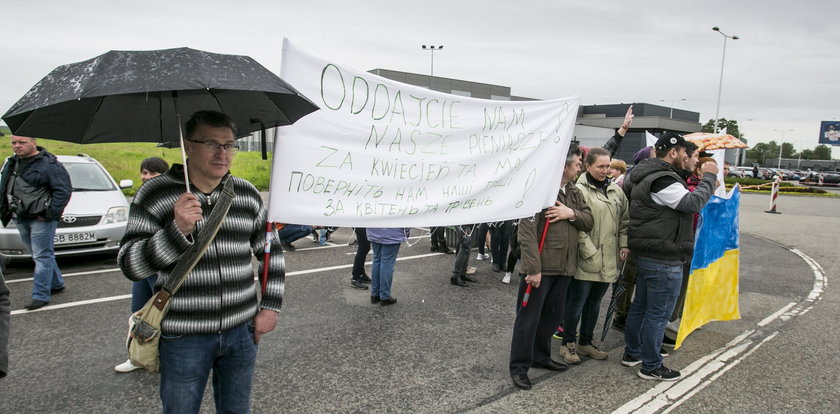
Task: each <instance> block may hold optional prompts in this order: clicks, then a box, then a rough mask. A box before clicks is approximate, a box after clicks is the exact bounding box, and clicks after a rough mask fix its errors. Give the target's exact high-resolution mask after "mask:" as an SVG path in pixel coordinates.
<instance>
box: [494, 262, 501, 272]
mask: <svg viewBox="0 0 840 414" xmlns="http://www.w3.org/2000/svg"><path fill="white" fill-rule="evenodd" d="M493 271H494V272H496V273H499V272H501V271H502V267H501V266H499V265H498V264H497V263H493Z"/></svg>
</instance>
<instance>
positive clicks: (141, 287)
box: [131, 274, 157, 313]
mask: <svg viewBox="0 0 840 414" xmlns="http://www.w3.org/2000/svg"><path fill="white" fill-rule="evenodd" d="M156 282H157V274H154V275H151V276H149V277H147V278H145V279H143V280H138V281H136V282H131V313H134V312H137V311H139V310H140V309H143V306H144V305H146V302H148V301H149V299H151V298H152V296H153V295H154V294H155V283H156Z"/></svg>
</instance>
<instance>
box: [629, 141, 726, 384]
mask: <svg viewBox="0 0 840 414" xmlns="http://www.w3.org/2000/svg"><path fill="white" fill-rule="evenodd" d="M689 146H693V144H691V143H690V142H687V141H686V140H685V138H683V137H682V135H679V134H675V133H666V134H664V135H663V136H662V137H660V138H659V140H657V141H656V145H654V148H655V150H656V158H649V159H647V160H644V161H642V162H641V163H639V165H638V166H636V167H635V168H634V169H633V173H632V174H630V176H629V177H628V178H627V179H629V180H630V181H631V183H630V186H629V187H628V186H627V184H626V183H625V188H629V189H630V228H629V230H628V245H629V247H630V251H631V252H632V254H633V257H634V259H635V261H636V271H637V274H636V296H635V298H634V299H633V304H632V305H631V306H630V311H629V313H628V315H627V321H626V325H625V331H624V340H625V345H626V347H625V349H624V357H623V358H622V361H621V363H622V364H623V365H625V366H631V367H632V366H636V365H639V364H642V368H641V370H640V371H639V373H638V375H639V377H641V378H644V379H651V380H660V381H676V380H677V379H679V377H680V373H679V371H674V370H671V369H668V368H667V367H665V366H664V365H662V356H661V355H660V353H659V349H660V347H661V346H662V338H663V335H664V333H665V324H666V323H667V322H668V317H669V316H670V315H671V312H672V311H673V310H674V304H675V303H676V301H677V296H679V293H680V286H681V284H682V268H683V263H684V262H685V261H686V260H688V259H690V258H691V255H692V252H693V250H694V231H693V220H694V214H695V213H698V212H699V211H700V210H702V209H703V206H705V205H706V202H708V201H709V199H710V198H711V196H712V193H714V189H715V186H716V181H717V171H718V168H717V164H714V163H711V162H709V163H706V164H703V166H702V167H701V171H702V173H703V177H702V178H701V180H700V184H699V185H698V186H697V189H696V190H695V191H694V192H689V191H688V188H687V186H686V183H685V180H684V179H683V178H682V177H681V176H680V172H681V171H682V170H683V169H684V165H685V162H687V160H688V154H687V151H686V148H687V147H689Z"/></svg>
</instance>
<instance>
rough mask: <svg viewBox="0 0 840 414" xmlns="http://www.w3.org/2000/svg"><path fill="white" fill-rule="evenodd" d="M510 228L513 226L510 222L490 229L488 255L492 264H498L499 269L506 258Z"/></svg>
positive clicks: (498, 224)
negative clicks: (491, 258) (491, 259)
mask: <svg viewBox="0 0 840 414" xmlns="http://www.w3.org/2000/svg"><path fill="white" fill-rule="evenodd" d="M511 227H513V224H512V223H511V221H510V220H508V221H503V222H501V223H497V224H496V225H495V226H491V227H490V255H491V256H492V257H493V263H495V264H498V265H499V267H504V266H505V261H506V260H507V257H508V246H509V245H510V231H511Z"/></svg>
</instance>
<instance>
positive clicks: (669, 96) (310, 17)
mask: <svg viewBox="0 0 840 414" xmlns="http://www.w3.org/2000/svg"><path fill="white" fill-rule="evenodd" d="M0 4H2V7H0V10H2V15H3V25H2V35H1V36H2V41H0V56H2V63H0V112H3V113H5V112H6V110H8V109H9V108H10V107H11V106H12V104H13V103H14V102H15V101H17V100H18V99H19V98H20V97H21V96H23V94H24V93H26V91H28V90H29V88H30V87H32V86H33V85H34V84H35V83H36V82H38V80H40V79H41V78H42V77H43V76H45V75H46V74H47V73H49V72H50V71H51V70H52V69H54V68H55V67H57V66H60V65H62V64H66V63H71V62H77V61H82V60H86V59H89V58H92V57H94V56H97V55H100V54H102V53H104V52H107V51H108V50H112V49H121V50H148V49H164V48H172V47H181V46H187V47H191V48H195V49H202V50H206V51H210V52H217V53H231V54H244V55H249V56H251V57H253V58H255V59H257V60H258V61H259V62H260V63H262V64H263V65H264V66H266V67H268V68H269V69H270V70H272V71H274V72H275V73H278V74H279V73H280V48H281V44H282V39H283V37H288V38H289V39H290V40H291V41H293V42H295V43H296V44H297V46H299V47H302V48H304V49H307V50H309V51H310V52H313V53H316V54H318V55H320V56H323V57H325V58H328V59H331V60H334V61H336V62H339V63H342V64H345V65H347V66H351V67H355V68H359V69H364V70H369V69H374V68H387V69H395V70H401V71H407V72H417V73H424V74H425V73H428V72H429V69H430V68H429V66H430V53H429V52H428V51H424V50H422V49H421V48H420V45H421V44H428V45H431V44H434V45H443V46H444V49H443V50H442V51H440V52H437V51H436V52H435V69H434V70H435V74H436V75H437V76H444V77H450V78H456V79H464V80H470V81H477V82H485V83H492V84H499V85H505V86H510V87H511V88H512V93H513V94H514V95H520V96H528V97H533V98H540V99H548V98H560V97H566V96H570V95H577V96H580V97H581V99H582V101H583V103H584V104H608V103H622V102H648V103H655V104H662V105H664V106H670V105H671V104H670V102H660V100H679V99H683V98H684V99H686V101H684V102H677V103H676V107H678V108H682V109H687V110H691V111H697V112H700V119H701V121H702V122H706V121H707V120H709V119H711V118H714V113H715V104H716V100H717V92H718V81H719V77H720V69H721V55H722V52H723V39H724V38H723V36H721V35H720V34H719V33H716V32H714V31H712V27H713V26H719V27H720V28H721V30H722V31H723V32H725V33H727V34H729V35H737V36H739V37H740V38H741V39H739V40H735V41H732V40H728V41H727V43H726V64H725V68H724V76H723V94H722V99H721V107H720V116H721V117H722V118H728V119H736V120H738V121H739V123H740V125H741V131H742V133H743V134H744V135H745V137H746V138H748V139H749V140H750V143H751V144H754V143H756V142H766V141H769V140H777V141H778V140H780V138H781V137H782V133H783V132H782V130H784V138H785V141H787V142H793V143H794V145H795V146H796V148H797V149H803V148H813V147H814V146H816V145H817V139H818V134H819V125H820V121H826V120H829V121H830V120H840V2H838V1H836V0H806V1H799V2H793V3H792V2H789V1H787V2H783V1H776V0H773V1H757V0H748V1H731V0H729V1H719V0H706V1H687V0H686V1H682V0H675V1H645V0H636V1H581V0H575V1H544V0H542V1H540V0H518V1H504V2H502V1H488V0H484V1H479V0H473V1H458V0H448V1H443V0H426V1H416V2H400V1H393V0H392V1H379V0H377V1H373V0H370V1H368V0H356V1H300V0H298V1H287V0H275V1H250V0H241V1H230V0H228V1H210V0H203V1H192V0H177V1H176V0H167V1H158V0H146V1H143V2H122V1H119V2H118V1H105V0H102V1H90V0H76V1H68V2H59V1H54V0H53V1H41V0H27V1H16V2H12V1H10V0H2V2H1V3H0ZM790 130H793V131H790ZM835 152H836V153H835V154H833V155H834V156H835V158H836V157H838V156H840V151H835Z"/></svg>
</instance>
